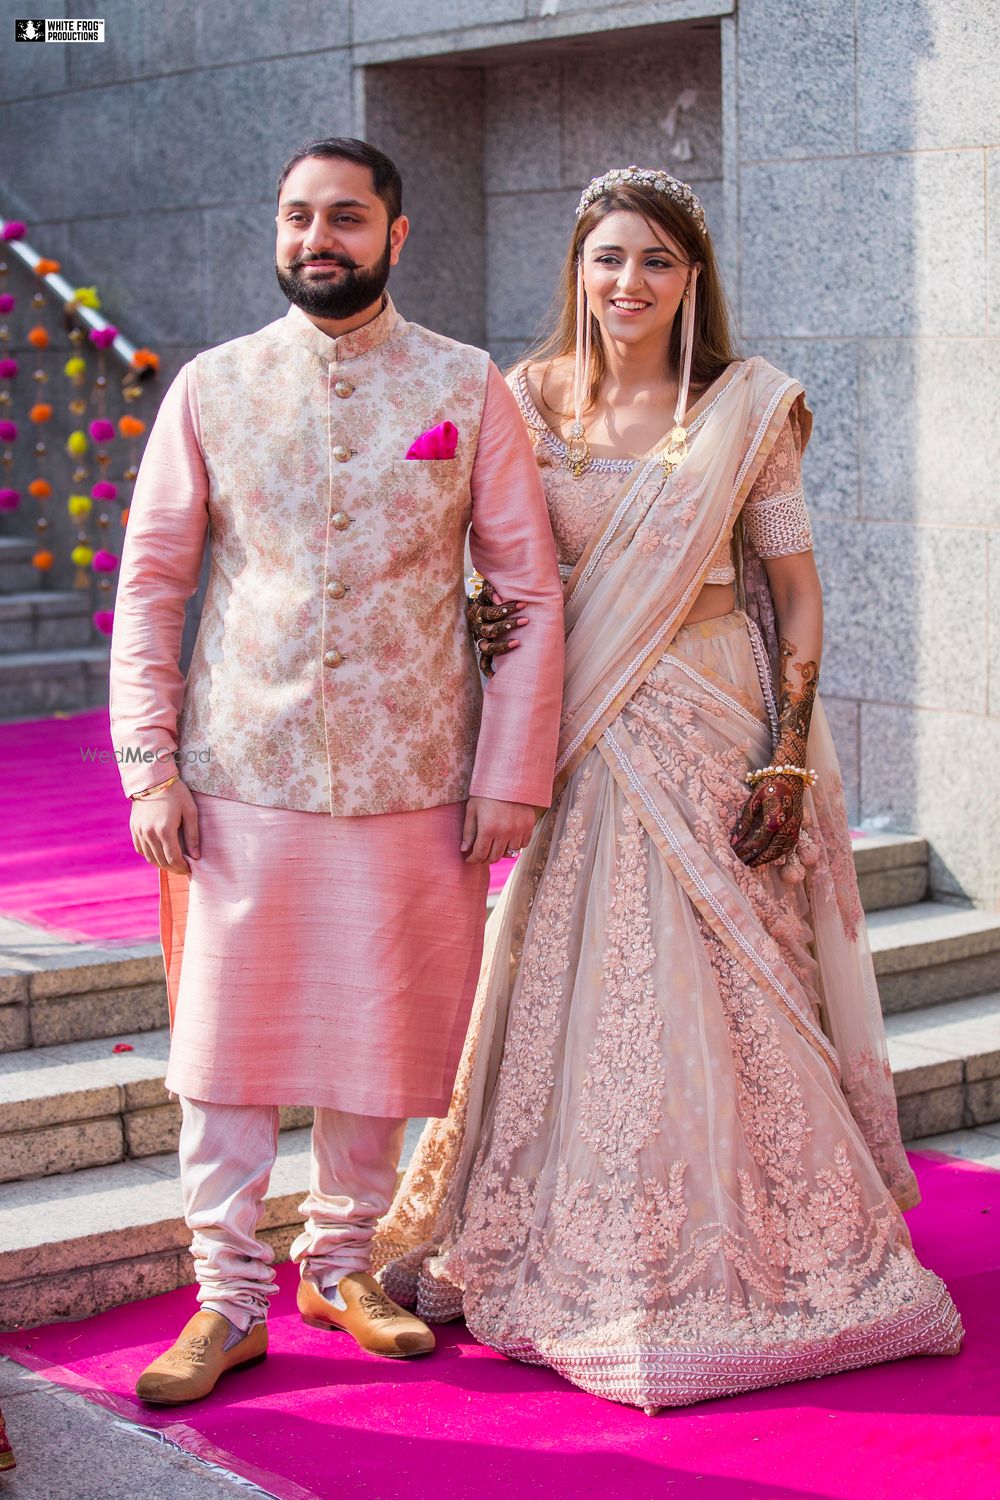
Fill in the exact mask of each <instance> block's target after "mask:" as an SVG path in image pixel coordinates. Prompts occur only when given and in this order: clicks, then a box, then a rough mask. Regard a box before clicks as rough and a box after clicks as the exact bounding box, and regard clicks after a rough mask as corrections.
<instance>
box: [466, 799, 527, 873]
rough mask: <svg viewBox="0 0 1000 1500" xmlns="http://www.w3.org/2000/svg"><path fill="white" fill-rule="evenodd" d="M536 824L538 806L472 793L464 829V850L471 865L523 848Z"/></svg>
mask: <svg viewBox="0 0 1000 1500" xmlns="http://www.w3.org/2000/svg"><path fill="white" fill-rule="evenodd" d="M534 827H535V809H534V808H533V807H531V806H529V805H528V804H527V803H525V802H496V801H495V800H494V799H493V798H492V797H470V798H469V801H468V803H467V805H466V809H465V827H464V828H463V829H462V853H463V854H464V855H465V862H466V864H468V865H478V864H482V863H483V861H484V860H485V861H487V862H488V863H489V864H491V865H492V864H495V862H496V861H497V860H498V859H503V857H504V855H505V854H515V853H516V852H517V851H518V850H519V849H523V848H524V846H525V844H526V843H527V842H528V840H529V839H530V838H531V835H532V832H533V831H534Z"/></svg>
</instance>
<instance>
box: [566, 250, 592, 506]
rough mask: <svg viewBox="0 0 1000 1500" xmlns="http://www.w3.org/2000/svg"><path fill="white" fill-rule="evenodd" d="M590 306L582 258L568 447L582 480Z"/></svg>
mask: <svg viewBox="0 0 1000 1500" xmlns="http://www.w3.org/2000/svg"><path fill="white" fill-rule="evenodd" d="M591 348H592V341H591V327H590V306H589V304H588V302H587V292H586V289H585V287H584V285H583V257H582V256H581V257H580V258H579V259H578V260H577V263H576V351H575V354H574V357H573V425H572V426H571V427H570V430H569V442H568V443H567V444H566V464H567V466H568V468H569V469H570V471H571V473H572V475H573V478H574V479H580V478H581V477H582V475H583V472H584V470H585V469H586V467H587V465H588V464H589V463H590V447H589V445H588V443H587V436H586V433H585V432H584V429H583V408H584V403H585V401H586V398H587V393H588V391H589V388H590V358H591Z"/></svg>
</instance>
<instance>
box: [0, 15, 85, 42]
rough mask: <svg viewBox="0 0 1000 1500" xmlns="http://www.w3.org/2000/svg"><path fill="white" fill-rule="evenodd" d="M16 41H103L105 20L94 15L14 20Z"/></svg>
mask: <svg viewBox="0 0 1000 1500" xmlns="http://www.w3.org/2000/svg"><path fill="white" fill-rule="evenodd" d="M14 40H15V42H103V41H104V21H103V20H98V19H96V18H94V17H88V18H86V19H79V18H73V19H71V20H67V19H66V18H65V17H59V18H57V19H56V20H46V19H39V18H38V17H34V18H33V19H31V20H20V19H19V20H16V21H15V22H14Z"/></svg>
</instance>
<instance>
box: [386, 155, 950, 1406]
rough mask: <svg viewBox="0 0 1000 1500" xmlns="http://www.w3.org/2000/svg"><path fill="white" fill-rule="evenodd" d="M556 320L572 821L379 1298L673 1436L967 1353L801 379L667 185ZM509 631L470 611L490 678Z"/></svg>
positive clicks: (588, 215) (578, 283) (613, 177)
mask: <svg viewBox="0 0 1000 1500" xmlns="http://www.w3.org/2000/svg"><path fill="white" fill-rule="evenodd" d="M563 304H564V305H563V311H562V319H561V324H560V327H559V329H558V331H557V333H556V335H555V336H554V338H553V339H552V340H551V341H550V343H549V345H548V346H546V347H543V349H542V350H541V351H540V352H539V353H538V354H536V356H535V357H534V358H533V359H531V360H529V361H527V362H526V363H524V364H522V365H521V366H520V367H518V368H517V369H516V370H515V371H514V372H513V373H512V375H511V377H510V381H511V385H512V388H513V390H514V393H515V396H516V397H517V400H518V403H519V405H520V408H521V412H522V415H523V417H524V420H525V421H526V423H527V424H528V427H529V429H530V431H531V434H532V437H533V439H534V441H535V444H536V455H537V459H538V463H539V466H540V469H541V475H542V478H543V481H544V484H545V489H546V494H547V499H548V505H549V510H550V515H551V519H552V526H553V531H554V533H555V537H556V543H557V548H558V551H559V555H560V560H561V563H562V564H563V573H564V576H565V577H566V632H567V633H566V684H565V695H564V704H563V720H562V734H561V743H560V754H559V761H558V767H557V779H556V797H555V801H554V804H553V806H552V807H551V808H550V810H549V811H548V812H547V813H546V814H545V816H544V817H543V818H542V819H541V821H540V822H539V824H538V825H537V827H536V829H535V833H534V836H533V838H532V841H531V843H530V844H529V846H528V848H527V849H526V850H525V851H524V853H523V854H522V855H521V858H520V859H519V861H518V864H517V866H516V869H515V871H514V874H513V876H512V877H511V879H510V881H509V882H508V884H507V887H506V889H505V891H504V894H503V898H502V900H501V902H500V904H499V906H498V908H497V910H496V911H495V913H494V914H493V917H492V919H491V922H490V926H489V930H488V937H487V949H486V954H485V957H484V964H483V972H482V977H481V982H480V986H479V993H478V997H477V1001H476V1008H475V1011H474V1014H473V1021H472V1026H471V1029H470V1033H469V1039H468V1042H467V1045H466V1049H465V1054H464V1058H463V1062H462V1067H461V1070H460V1073H459V1080H458V1084H457V1087H456V1092H455V1096H454V1099H453V1102H452V1107H451V1112H450V1114H449V1115H448V1117H447V1118H446V1119H443V1120H432V1121H430V1122H429V1123H428V1125H427V1127H426V1129H425V1131H424V1134H423V1137H422V1139H421V1141H420V1144H419V1146H418V1148H417V1151H416V1153H415V1155H414V1157H413V1160H412V1161H411V1163H410V1166H409V1169H408V1171H407V1173H406V1175H405V1178H404V1180H403V1182H402V1184H401V1187H400V1190H399V1192H398V1194H397V1197H396V1200H395V1202H394V1204H393V1206H392V1208H391V1210H390V1212H389V1214H388V1215H387V1217H386V1218H385V1219H384V1220H383V1221H382V1224H381V1227H380V1238H379V1249H378V1254H379V1256H380V1262H381V1264H382V1266H383V1270H382V1276H381V1279H382V1282H383V1285H384V1286H385V1288H386V1289H387V1291H389V1293H390V1294H391V1295H392V1296H393V1297H395V1298H397V1299H398V1300H400V1301H403V1302H407V1303H409V1304H411V1305H413V1306H415V1307H416V1308H417V1310H418V1312H419V1314H420V1315H421V1316H422V1317H425V1318H429V1319H431V1320H438V1321H440V1320H444V1319H448V1318H452V1317H459V1316H464V1318H465V1320H466V1322H467V1324H468V1327H469V1329H470V1330H471V1332H472V1333H473V1334H474V1335H475V1337H476V1338H477V1339H479V1340H481V1341H482V1342H483V1343H486V1344H489V1345H491V1346H492V1347H493V1348H495V1349H498V1350H500V1351H501V1352H503V1353H505V1354H508V1355H511V1356H512V1357H514V1358H516V1359H519V1360H524V1361H526V1362H528V1363H531V1364H539V1365H548V1366H550V1367H551V1368H552V1369H553V1370H556V1371H558V1372H559V1373H560V1374H561V1375H563V1376H565V1377H566V1378H567V1379H569V1380H571V1381H573V1382H574V1383H575V1384H576V1385H578V1386H580V1387H582V1388H583V1389H585V1390H587V1391H591V1392H594V1393H596V1394H598V1395H601V1396H606V1397H609V1398H611V1399H613V1400H617V1401H622V1402H627V1403H631V1404H634V1405H637V1406H641V1407H643V1408H645V1409H646V1410H648V1411H654V1410H656V1409H658V1408H660V1407H663V1406H672V1405H682V1404H685V1403H688V1402H692V1401H700V1400H704V1399H707V1398H710V1397H715V1396H720V1395H725V1394H729V1393H733V1392H737V1391H746V1390H751V1389H753V1388H755V1387H760V1386H770V1385H776V1384H778V1383H780V1382H782V1381H789V1380H798V1379H801V1378H802V1377H804V1376H815V1375H824V1374H828V1373H831V1372H833V1371H840V1370H847V1369H852V1368H855V1367H858V1366H862V1365H868V1364H876V1363H879V1362H881V1361H883V1360H890V1359H899V1358H904V1357H907V1356H909V1355H915V1354H953V1353H955V1352H957V1350H958V1348H959V1344H960V1341H961V1335H962V1329H961V1324H960V1322H959V1318H958V1314H957V1312H956V1310H955V1308H954V1306H953V1304H952V1302H951V1299H950V1298H949V1296H948V1293H947V1291H946V1289H945V1287H944V1286H943V1284H942V1283H941V1282H940V1281H939V1280H938V1278H937V1277H936V1276H934V1275H933V1274H932V1273H931V1272H929V1271H927V1270H925V1269H924V1268H923V1267H922V1266H921V1265H920V1263H919V1262H918V1261H917V1259H916V1258H915V1256H914V1254H913V1250H912V1248H911V1242H910V1237H909V1234H908V1232H907V1228H906V1224H905V1222H904V1220H903V1217H902V1214H901V1212H900V1210H901V1209H903V1208H907V1207H909V1206H912V1205H913V1204H914V1203H915V1202H916V1201H917V1190H916V1186H915V1182H914V1178H913V1174H912V1172H911V1170H910V1167H909V1164H908V1162H907V1159H906V1156H905V1154H904V1152H903V1148H902V1145H901V1143H900V1138H899V1130H898V1124H897V1119H896V1109H895V1098H894V1094H893V1086H892V1077H891V1074H890V1071H889V1067H888V1062H887V1057H886V1048H885V1038H884V1033H883V1027H882V1019H881V1011H880V1007H879V1000H878V993H877V990H876V986H875V979H874V974H873V970H872V963H871V957H870V953H869V949H868V944H867V939H866V933H865V923H864V917H863V913H862V910H861V905H860V901H859V899H858V891H857V884H856V881H855V876H854V867H853V860H852V855H851V847H850V838H849V834H848V829H847V823H846V817H845V812H844V804H843V797H842V792H841V784H840V780H839V776H838V770H837V762H836V757H835V754H834V750H833V745H832V743H831V740H830V735H829V731H828V729H827V724H826V720H825V717H824V714H823V710H822V706H821V704H820V703H819V701H818V699H817V698H816V681H817V676H818V668H819V661H820V654H821V642H822V598H821V592H820V585H819V580H818V578H817V574H816V569H815V564H814V561H813V553H812V538H811V534H810V528H809V520H808V516H807V513H806V509H805V504H804V500H803V495H802V488H801V478H800V460H801V454H802V450H803V448H804V446H805V444H806V442H807V441H808V438H809V432H810V427H811V424H812V418H811V414H810V412H809V410H808V408H807V407H806V405H805V400H804V393H803V390H802V387H801V386H800V385H799V384H798V383H797V382H796V381H795V380H793V379H790V378H789V377H788V376H786V375H783V374H782V373H781V372H780V371H778V370H776V369H774V368H773V367H772V366H771V365H769V364H768V363H766V361H764V360H763V359H761V358H759V357H753V358H750V359H744V360H740V359H738V358H736V357H735V356H734V354H733V352H732V349H731V342H730V333H729V325H728V319H727V312H726V304H725V299H724V295H723V291H722V288H721V284H720V280H719V276H718V272H717V268H716V260H715V255H714V252H713V248H712V242H711V239H710V237H709V234H708V231H707V228H706V225H705V220H704V214H703V212H702V209H701V206H700V204H699V203H698V201H697V199H696V198H695V197H694V195H693V193H692V192H691V190H690V188H688V187H686V186H684V185H683V184H681V183H679V182H677V181H676V180H675V179H674V178H672V177H669V176H668V175H667V174H666V173H663V172H658V171H645V170H639V169H636V168H634V167H629V168H627V169H624V170H619V171H613V172H609V173H607V174H606V175H605V176H604V177H601V178H598V179H595V180H594V182H592V183H591V184H590V186H589V187H588V188H587V189H586V191H585V192H584V194H583V197H582V199H581V202H580V206H579V209H578V216H577V223H576V227H575V230H574V232H573V234H572V237H571V240H570V245H569V250H568V254H567V259H566V269H565V274H564V282H563ZM692 398H693V399H692ZM671 411H672V412H673V418H672V420H671V419H670V418H669V416H668V414H669V413H670V412H671ZM489 597H490V596H489V593H488V591H487V598H488V599H489ZM519 610H520V606H519V605H518V604H517V603H516V601H511V602H508V603H506V604H502V605H501V604H496V603H495V602H494V603H492V604H491V605H487V606H486V607H481V608H479V609H478V611H477V612H476V618H477V621H478V626H477V629H478V633H479V635H480V644H481V649H482V650H483V652H484V654H485V656H486V657H487V659H488V661H489V660H491V659H492V658H493V657H502V655H503V654H504V652H505V650H508V649H513V648H514V644H515V642H516V636H515V635H514V634H513V633H512V632H513V631H514V630H515V629H516V628H517V621H518V620H519V619H523V616H521V615H520V613H519ZM528 628H529V629H530V623H529V625H528ZM497 670H499V671H500V672H502V671H503V670H504V668H503V664H502V661H500V662H499V664H498V668H497ZM487 691H488V689H487Z"/></svg>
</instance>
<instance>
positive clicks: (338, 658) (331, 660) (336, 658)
mask: <svg viewBox="0 0 1000 1500" xmlns="http://www.w3.org/2000/svg"><path fill="white" fill-rule="evenodd" d="M343 660H344V657H343V654H342V653H341V652H340V651H328V652H327V653H326V655H325V656H324V657H323V665H324V666H325V667H339V666H340V664H341V662H342V661H343Z"/></svg>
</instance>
